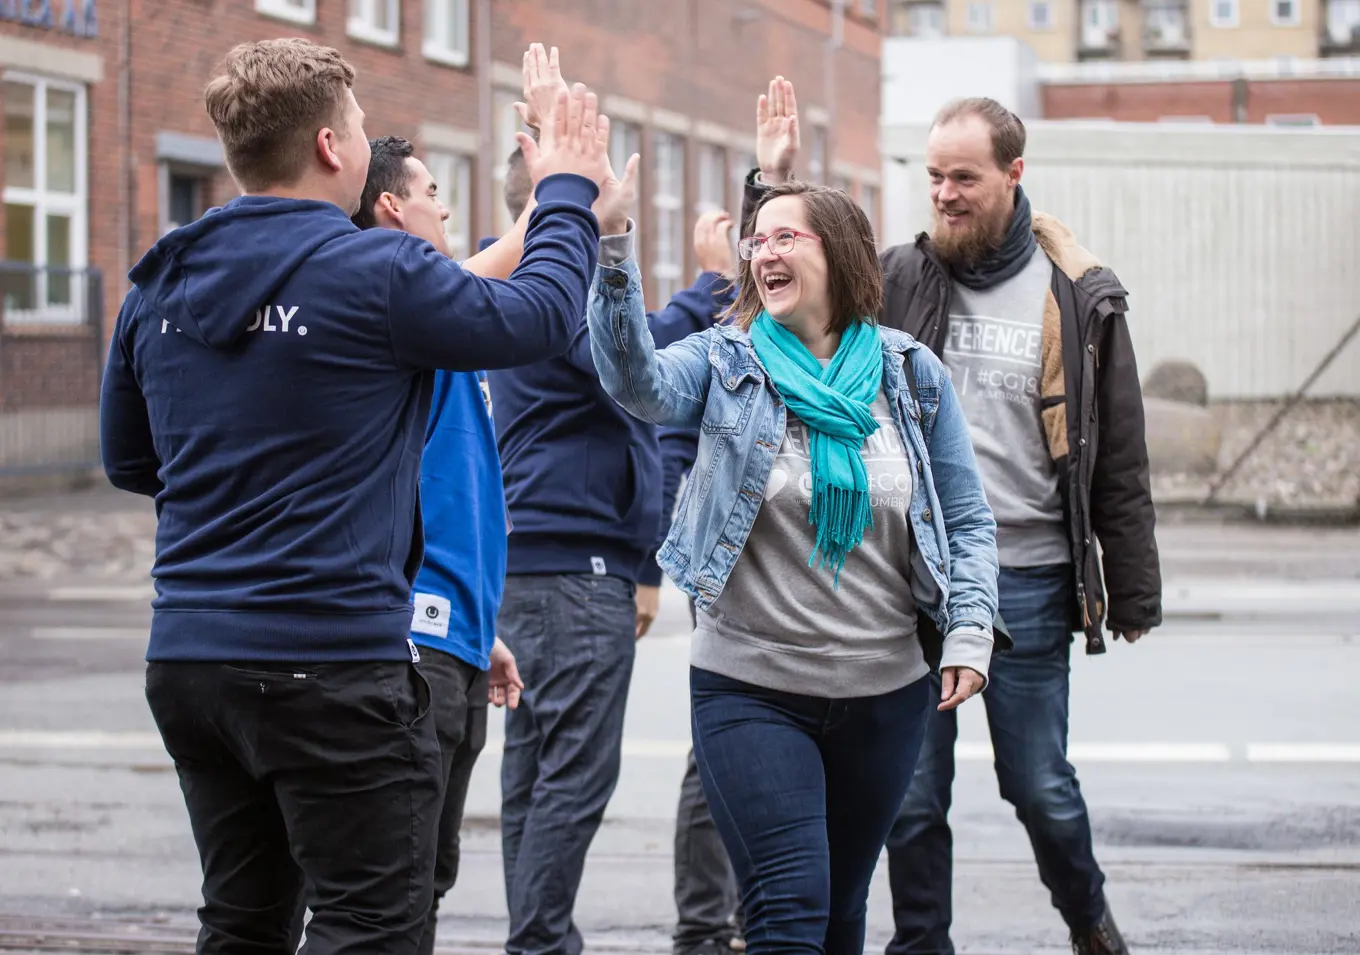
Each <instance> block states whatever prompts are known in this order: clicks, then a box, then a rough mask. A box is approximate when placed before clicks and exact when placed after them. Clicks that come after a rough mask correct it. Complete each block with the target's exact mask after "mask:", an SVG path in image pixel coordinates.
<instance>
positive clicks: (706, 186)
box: [694, 143, 727, 215]
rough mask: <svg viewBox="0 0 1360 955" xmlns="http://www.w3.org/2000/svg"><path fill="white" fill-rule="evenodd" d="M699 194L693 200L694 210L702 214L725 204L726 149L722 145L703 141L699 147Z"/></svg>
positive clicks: (720, 207)
mask: <svg viewBox="0 0 1360 955" xmlns="http://www.w3.org/2000/svg"><path fill="white" fill-rule="evenodd" d="M698 166H699V195H698V196H696V197H695V200H694V210H695V211H696V212H698V213H699V214H700V215H702V214H703V213H705V212H712V211H713V210H714V209H722V208H724V207H725V206H726V202H725V200H726V198H727V150H726V149H724V148H723V147H722V146H715V145H713V144H711V143H705V144H703V145H702V146H700V147H699V153H698Z"/></svg>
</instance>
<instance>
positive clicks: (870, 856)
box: [690, 668, 930, 955]
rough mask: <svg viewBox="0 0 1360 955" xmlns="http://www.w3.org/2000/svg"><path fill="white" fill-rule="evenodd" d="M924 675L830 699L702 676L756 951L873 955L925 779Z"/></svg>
mask: <svg viewBox="0 0 1360 955" xmlns="http://www.w3.org/2000/svg"><path fill="white" fill-rule="evenodd" d="M929 685H930V684H929V681H928V680H927V679H925V678H924V677H923V678H921V679H919V680H917V681H916V682H915V683H912V684H910V685H908V686H906V687H903V688H902V689H900V690H895V691H894V692H892V693H887V694H884V695H882V696H876V697H863V698H859V699H848V700H829V699H820V698H816V697H809V696H799V695H795V694H792V693H781V692H778V691H775V690H766V689H762V688H760V687H756V686H752V685H751V684H748V683H742V682H739V681H737V680H732V679H728V678H727V677H724V676H719V675H718V674H716V673H712V672H709V671H706V670H700V669H694V668H691V670H690V696H691V702H692V708H691V722H692V728H693V732H694V757H695V760H696V762H697V763H698V765H699V776H700V779H701V780H702V781H703V786H704V793H705V795H706V796H707V798H708V804H709V808H710V810H711V811H712V813H713V821H714V822H715V823H716V824H717V826H718V831H719V832H720V833H721V834H722V839H723V843H724V845H726V847H727V853H728V856H729V857H730V859H731V861H732V868H733V870H734V871H735V872H736V875H737V881H738V882H739V883H740V884H741V890H742V908H743V912H744V915H745V938H746V951H747V953H748V955H765V953H772V952H777V953H779V955H794V953H815V955H823V953H825V955H860V953H861V952H862V951H863V950H864V923H865V916H866V915H867V908H868V905H867V903H868V898H869V883H870V881H871V880H872V878H873V874H874V867H875V866H876V865H877V863H878V857H879V855H880V854H881V853H882V852H883V841H884V839H885V838H887V835H888V830H889V828H890V827H891V826H892V821H893V817H894V816H896V814H897V810H898V809H899V807H900V806H901V805H902V798H903V796H904V795H905V793H906V790H907V786H908V784H909V783H910V781H911V775H912V769H913V767H914V766H915V765H916V756H917V753H918V752H919V751H920V748H921V739H922V736H923V735H924V730H925V716H926V712H927V708H928V704H929V697H928V687H929Z"/></svg>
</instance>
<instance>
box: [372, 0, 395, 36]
mask: <svg viewBox="0 0 1360 955" xmlns="http://www.w3.org/2000/svg"><path fill="white" fill-rule="evenodd" d="M373 7H374V9H373V25H374V26H375V27H377V28H378V29H379V30H382V31H384V32H391V31H393V30H396V28H397V3H396V0H373Z"/></svg>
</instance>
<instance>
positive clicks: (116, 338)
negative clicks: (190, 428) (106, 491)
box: [99, 288, 164, 497]
mask: <svg viewBox="0 0 1360 955" xmlns="http://www.w3.org/2000/svg"><path fill="white" fill-rule="evenodd" d="M141 303H142V297H141V293H139V292H138V291H137V290H136V289H135V288H134V289H132V290H130V291H129V292H128V294H127V298H125V299H124V300H123V307H122V308H121V309H119V311H118V319H117V321H116V322H115V323H114V326H113V338H112V340H111V341H110V342H109V357H108V361H107V362H106V364H105V366H104V380H103V382H102V384H101V385H100V394H99V448H100V454H101V455H102V457H103V461H104V473H105V474H107V475H108V478H109V483H111V484H112V485H113V486H114V487H116V488H118V489H120V490H123V491H131V492H132V493H133V494H145V495H147V496H148V497H155V496H156V495H157V494H159V493H160V492H161V490H162V489H163V488H164V485H163V484H162V483H161V479H160V475H159V472H160V467H161V462H160V459H159V458H158V457H157V456H156V447H155V445H154V443H153V442H152V438H151V419H150V416H149V415H148V413H147V409H146V398H145V397H144V396H143V395H142V389H141V386H140V385H139V384H138V383H137V375H136V372H135V371H134V370H133V366H132V356H131V354H130V352H129V348H128V341H127V336H128V334H129V331H130V328H131V327H132V326H133V325H134V323H135V319H136V316H137V311H138V309H139V308H140V307H141Z"/></svg>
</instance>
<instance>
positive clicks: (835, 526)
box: [808, 481, 874, 590]
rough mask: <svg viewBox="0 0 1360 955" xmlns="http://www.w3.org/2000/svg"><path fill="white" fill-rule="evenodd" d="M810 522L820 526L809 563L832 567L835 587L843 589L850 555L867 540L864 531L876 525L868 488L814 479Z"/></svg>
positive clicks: (832, 584) (832, 587)
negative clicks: (819, 558) (845, 567)
mask: <svg viewBox="0 0 1360 955" xmlns="http://www.w3.org/2000/svg"><path fill="white" fill-rule="evenodd" d="M808 523H809V524H812V525H813V526H815V527H816V528H817V542H816V544H815V545H814V546H813V548H812V554H811V556H809V557H808V566H809V567H812V568H814V569H816V568H818V567H830V568H832V573H833V576H832V581H831V589H832V590H839V589H840V580H841V568H843V567H844V566H845V559H846V557H848V556H849V554H850V551H851V550H853V549H854V548H855V547H857V546H858V545H859V544H860V543H861V542H862V541H863V540H864V532H865V531H866V530H872V529H873V526H874V512H873V508H872V506H871V505H870V500H869V491H868V488H867V487H866V488H865V489H863V490H856V489H854V488H846V487H836V486H834V485H831V484H827V483H826V482H825V481H814V482H813V488H812V506H811V507H810V508H809V509H808ZM819 554H820V555H821V560H820V561H819V560H818V555H819Z"/></svg>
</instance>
